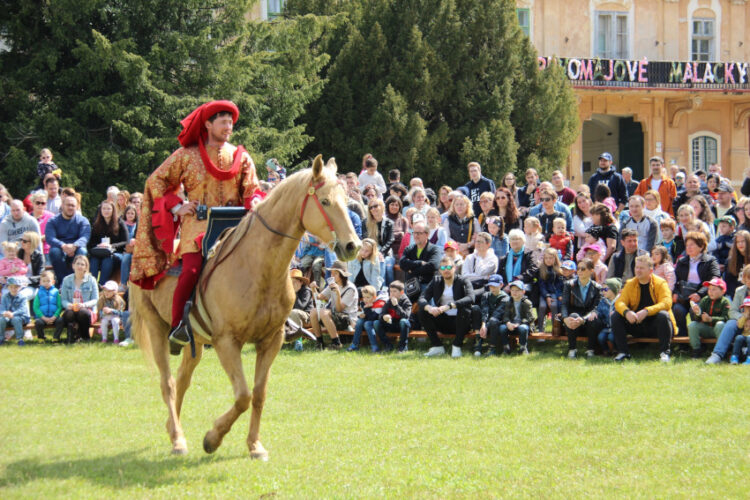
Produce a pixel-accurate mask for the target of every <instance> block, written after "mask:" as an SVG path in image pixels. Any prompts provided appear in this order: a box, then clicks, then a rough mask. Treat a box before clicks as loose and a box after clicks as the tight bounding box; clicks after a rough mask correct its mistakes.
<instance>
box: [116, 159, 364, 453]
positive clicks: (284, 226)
mask: <svg viewBox="0 0 750 500" xmlns="http://www.w3.org/2000/svg"><path fill="white" fill-rule="evenodd" d="M305 231H309V232H310V233H312V234H314V235H315V236H317V237H318V238H320V239H321V241H323V242H327V243H326V244H327V245H328V247H329V248H332V249H333V250H335V252H336V255H337V256H338V258H339V259H341V260H351V259H353V258H354V256H355V255H357V252H358V251H359V248H360V246H361V242H360V240H359V238H358V237H357V233H356V232H355V231H354V228H353V227H352V224H351V221H350V220H349V215H348V212H347V208H346V194H345V193H344V190H343V189H342V188H341V187H340V186H339V184H338V183H337V181H336V163H335V161H334V160H333V159H330V160H328V164H327V165H325V166H323V161H322V159H321V156H320V155H318V157H317V158H315V160H314V161H313V167H312V169H307V170H304V171H302V172H299V173H296V174H294V175H292V176H290V177H289V178H288V179H286V180H284V181H283V182H281V183H280V184H279V185H278V186H277V187H276V188H275V189H274V190H273V191H272V192H271V194H270V195H269V196H268V198H266V199H265V200H264V201H263V202H261V203H260V204H259V205H258V206H257V207H256V209H255V213H254V215H252V216H251V214H248V215H246V216H245V217H244V218H243V219H242V221H241V222H240V224H239V225H238V226H237V227H236V229H235V230H234V232H233V233H232V234H230V235H229V236H227V237H226V238H225V239H224V241H223V242H222V243H221V246H220V247H219V248H218V250H217V251H216V255H215V256H214V257H213V258H212V259H210V260H209V261H207V263H206V265H205V267H204V269H203V272H202V275H201V278H200V281H199V282H198V288H197V290H198V291H197V293H196V306H195V307H194V308H193V313H195V311H196V310H197V311H199V314H198V321H197V323H198V325H196V327H204V328H205V330H207V331H208V333H209V334H210V337H211V339H210V341H209V340H207V339H206V338H203V337H202V336H201V335H195V337H196V338H195V341H196V345H195V348H196V349H195V354H196V355H195V357H194V358H193V357H192V355H191V352H190V348H189V347H187V348H185V349H183V356H182V363H181V365H180V368H179V371H178V373H177V381H176V383H175V379H174V378H173V377H172V374H171V372H170V368H169V340H168V338H167V335H168V332H169V323H170V310H171V303H172V294H173V292H174V287H175V284H176V283H177V279H176V278H174V277H171V276H168V277H165V278H163V279H162V280H161V281H160V282H159V284H158V286H157V287H156V288H155V289H154V290H143V289H142V288H139V287H137V286H132V285H131V287H130V301H131V302H130V305H131V310H132V311H133V314H132V320H133V331H134V332H135V334H136V341H137V342H138V344H139V345H140V347H141V349H143V350H144V351H145V352H146V353H147V354H150V355H151V356H153V360H154V362H155V364H156V366H157V367H158V368H159V372H160V375H161V392H162V397H163V398H164V402H165V403H166V404H167V410H168V412H169V417H168V419H167V432H168V433H169V438H170V439H171V441H172V453H174V454H185V453H187V441H186V440H185V434H184V433H183V431H182V426H181V424H180V410H181V409H182V401H183V397H184V396H185V391H186V390H187V388H188V387H189V385H190V378H191V376H192V374H193V370H194V369H195V367H196V366H197V365H198V363H199V362H200V360H201V354H202V352H203V344H205V343H211V344H213V346H214V350H215V351H216V355H217V356H218V357H219V361H220V362H221V365H222V367H223V368H224V370H225V371H226V372H227V375H229V379H230V381H231V382H232V388H233V389H234V404H233V405H232V406H231V408H229V410H228V411H227V412H226V413H224V414H223V415H221V416H220V417H219V418H218V419H216V421H215V422H214V426H213V428H212V429H211V430H209V431H208V432H207V433H206V436H205V438H204V439H203V449H204V450H205V451H206V452H207V453H212V452H214V451H215V450H216V449H217V448H218V447H219V446H220V445H221V441H222V439H223V438H224V435H225V434H226V433H227V432H229V429H231V427H232V424H234V422H235V420H237V418H238V417H239V416H240V415H241V414H242V413H243V412H245V410H247V409H248V408H249V407H250V404H252V406H253V408H252V415H251V418H250V432H249V434H248V438H247V445H248V448H249V449H250V456H251V457H252V458H260V459H263V460H266V459H268V452H267V451H266V450H265V448H264V447H263V445H262V444H261V442H260V440H259V436H258V433H259V429H260V417H261V413H262V411H263V403H264V401H265V399H266V384H267V383H268V375H269V372H270V369H271V363H273V360H274V358H275V357H276V354H278V352H279V349H280V348H281V344H282V343H283V338H284V328H283V327H284V322H285V320H286V318H287V316H288V315H289V312H290V311H291V309H292V305H293V304H294V290H293V288H292V282H291V279H290V278H289V264H290V262H291V260H292V256H293V254H294V251H295V250H296V248H297V245H298V243H299V239H300V238H301V237H302V235H303V233H304V232H305ZM193 313H191V318H193ZM195 324H196V322H194V325H195ZM248 342H253V343H254V344H255V349H256V356H255V383H254V387H253V392H252V394H251V393H250V390H249V389H248V386H247V382H246V380H245V374H244V372H243V369H242V359H241V356H240V354H241V352H240V351H241V349H242V346H243V345H245V344H246V343H248Z"/></svg>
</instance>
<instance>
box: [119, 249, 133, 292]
mask: <svg viewBox="0 0 750 500" xmlns="http://www.w3.org/2000/svg"><path fill="white" fill-rule="evenodd" d="M132 261H133V254H132V253H123V254H121V259H120V284H122V285H127V284H128V279H130V263H131V262H132Z"/></svg>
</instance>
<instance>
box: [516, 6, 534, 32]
mask: <svg viewBox="0 0 750 500" xmlns="http://www.w3.org/2000/svg"><path fill="white" fill-rule="evenodd" d="M516 15H517V16H518V24H519V25H520V26H521V31H523V34H524V35H526V36H530V33H531V9H516Z"/></svg>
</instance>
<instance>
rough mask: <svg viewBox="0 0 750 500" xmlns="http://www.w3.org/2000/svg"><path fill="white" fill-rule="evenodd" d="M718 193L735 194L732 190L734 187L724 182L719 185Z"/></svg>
mask: <svg viewBox="0 0 750 500" xmlns="http://www.w3.org/2000/svg"><path fill="white" fill-rule="evenodd" d="M718 191H719V192H723V193H734V189H732V186H730V185H729V184H727V183H726V182H722V183H721V184H719V188H718Z"/></svg>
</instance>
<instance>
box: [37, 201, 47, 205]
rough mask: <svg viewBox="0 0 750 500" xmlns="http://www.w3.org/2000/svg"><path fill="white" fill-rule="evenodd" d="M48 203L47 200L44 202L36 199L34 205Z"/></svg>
mask: <svg viewBox="0 0 750 500" xmlns="http://www.w3.org/2000/svg"><path fill="white" fill-rule="evenodd" d="M46 204H47V202H44V201H35V202H34V205H46Z"/></svg>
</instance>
